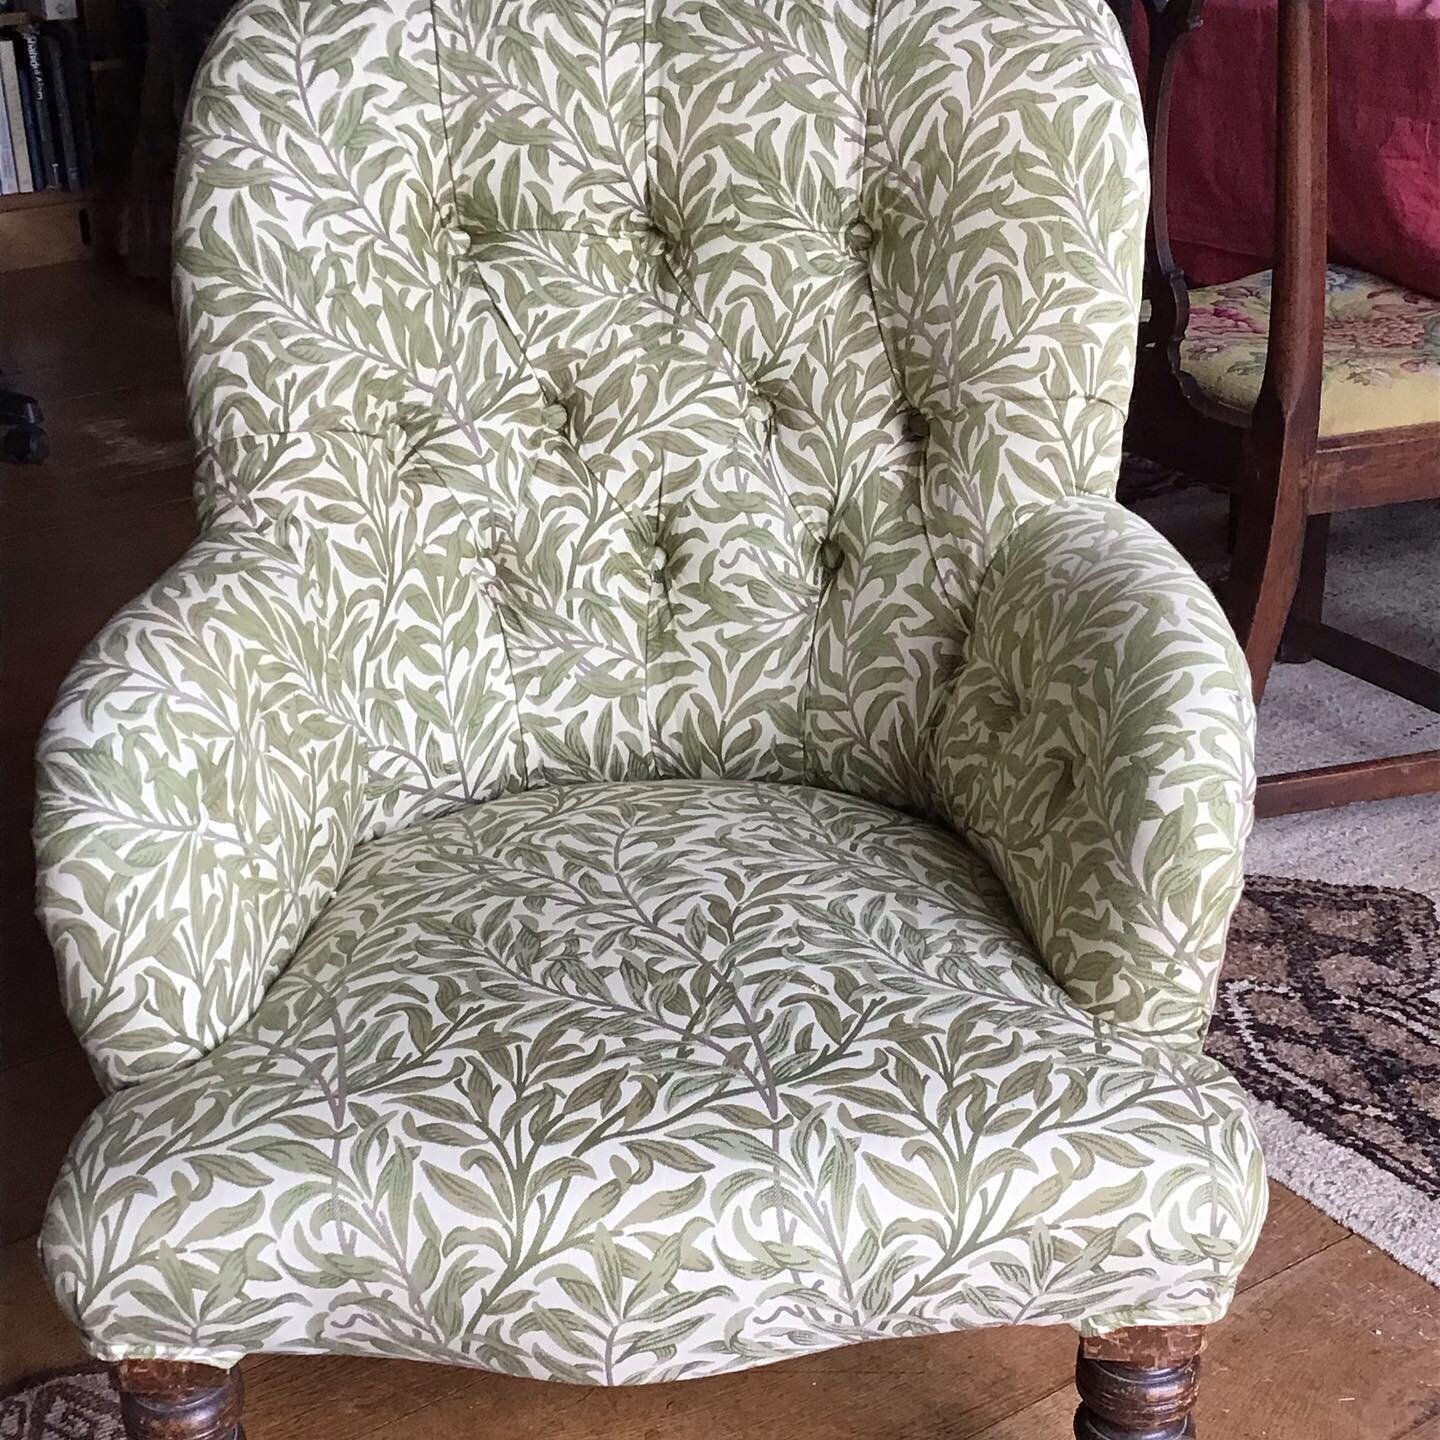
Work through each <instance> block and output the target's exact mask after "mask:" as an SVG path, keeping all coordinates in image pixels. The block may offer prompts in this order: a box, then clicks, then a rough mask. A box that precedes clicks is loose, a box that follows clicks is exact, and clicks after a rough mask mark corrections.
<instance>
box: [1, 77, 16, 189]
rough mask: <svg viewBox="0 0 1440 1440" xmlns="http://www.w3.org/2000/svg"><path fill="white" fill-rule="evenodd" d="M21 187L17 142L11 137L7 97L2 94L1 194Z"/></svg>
mask: <svg viewBox="0 0 1440 1440" xmlns="http://www.w3.org/2000/svg"><path fill="white" fill-rule="evenodd" d="M19 188H20V174H19V172H18V171H17V170H16V169H15V142H14V140H12V139H11V138H10V121H9V120H8V119H7V118H6V114H5V97H4V95H3V94H0V195H13V194H15V192H16V191H17V190H19Z"/></svg>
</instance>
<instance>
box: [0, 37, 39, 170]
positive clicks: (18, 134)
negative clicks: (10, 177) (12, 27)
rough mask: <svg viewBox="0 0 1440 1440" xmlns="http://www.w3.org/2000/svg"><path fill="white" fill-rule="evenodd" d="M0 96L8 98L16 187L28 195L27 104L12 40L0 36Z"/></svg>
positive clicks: (8, 122) (6, 102) (8, 118)
mask: <svg viewBox="0 0 1440 1440" xmlns="http://www.w3.org/2000/svg"><path fill="white" fill-rule="evenodd" d="M0 95H4V97H5V118H6V128H7V129H8V130H9V132H10V146H11V150H12V152H13V154H14V156H15V177H16V181H17V185H16V188H17V190H18V191H19V193H20V194H21V195H28V194H29V193H30V192H31V191H32V190H33V189H34V188H35V177H34V174H33V172H32V171H31V169H30V147H29V146H28V145H27V144H26V143H25V106H24V104H23V102H22V101H21V98H20V66H19V64H18V63H17V62H16V59H15V46H14V44H13V42H11V41H8V40H4V39H0Z"/></svg>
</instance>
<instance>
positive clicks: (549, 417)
mask: <svg viewBox="0 0 1440 1440" xmlns="http://www.w3.org/2000/svg"><path fill="white" fill-rule="evenodd" d="M540 419H541V421H542V422H543V423H544V424H545V425H546V426H548V427H549V428H550V429H551V430H564V429H565V427H566V426H567V425H569V423H570V412H569V411H568V410H567V409H566V408H565V407H564V406H563V405H562V404H561V403H560V402H559V401H558V400H552V401H551V402H550V403H549V404H548V405H547V406H546V407H545V408H544V409H543V410H542V411H541V412H540Z"/></svg>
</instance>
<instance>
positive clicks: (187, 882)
mask: <svg viewBox="0 0 1440 1440" xmlns="http://www.w3.org/2000/svg"><path fill="white" fill-rule="evenodd" d="M321 651H322V644H321V639H320V635H319V632H318V629H317V627H316V626H315V625H314V624H313V623H311V620H310V618H309V617H308V615H307V605H306V603H305V593H304V579H303V576H302V573H301V568H300V566H299V564H298V563H297V562H296V560H295V559H294V558H293V556H291V555H290V554H289V553H288V552H287V551H286V550H285V549H284V548H283V547H281V546H279V545H277V544H275V543H272V541H271V540H270V539H267V538H265V537H264V536H262V535H261V534H260V533H258V532H257V531H256V530H255V529H254V528H252V527H251V526H250V525H248V524H246V523H244V522H243V521H239V520H235V519H229V520H227V519H225V518H224V517H220V518H218V519H217V522H216V523H215V524H214V525H213V526H212V527H211V529H210V530H209V531H208V532H207V533H206V535H205V536H204V537H203V538H201V539H200V540H199V541H197V542H196V543H195V544H194V545H193V546H192V548H191V549H190V551H189V552H188V553H187V554H186V555H185V557H184V558H183V559H182V560H181V561H180V562H179V563H178V564H177V565H176V566H175V567H174V568H173V569H172V570H170V571H169V572H168V573H167V574H166V575H164V576H163V577H162V578H161V579H160V580H158V581H157V582H156V583H155V584H154V585H153V586H152V587H151V588H150V589H149V590H148V591H147V592H146V593H145V594H144V595H142V596H141V597H140V598H139V599H137V600H135V601H133V602H132V603H131V604H130V605H128V606H126V607H125V609H123V610H122V611H121V612H120V613H119V614H118V615H117V616H116V617H115V618H114V619H113V620H112V621H111V622H110V623H109V624H108V625H107V626H106V628H105V629H104V630H103V631H102V632H101V634H100V635H99V636H98V637H97V638H96V640H95V641H94V642H92V644H91V645H90V647H89V649H88V650H87V651H86V652H85V654H84V655H83V656H82V657H81V659H80V661H79V662H78V663H77V665H76V666H75V668H74V670H73V671H72V672H71V674H70V676H69V678H68V680H67V681H66V683H65V685H64V687H63V689H62V691H61V694H60V697H59V700H58V701H57V704H56V707H55V710H54V712H53V714H52V716H51V718H50V721H49V724H48V726H47V728H46V730H45V732H44V734H43V735H42V737H41V741H40V748H39V754H38V771H39V784H38V800H37V809H36V822H35V823H36V829H35V839H36V851H37V855H38V860H39V891H38V900H39V911H40V916H41V920H42V922H43V923H44V925H45V928H46V929H47V931H48V932H49V935H50V939H51V943H52V944H53V945H54V948H55V952H56V955H57V957H58V961H59V966H60V974H61V983H62V986H63V990H64V996H65V1003H66V1006H67V1009H68V1010H69V1013H70V1018H71V1021H72V1023H73V1024H74V1026H75V1028H76V1031H77V1033H78V1034H79V1036H80V1038H81V1041H82V1042H83V1044H84V1045H85V1047H86V1049H87V1050H88V1052H89V1055H90V1058H91V1063H92V1065H93V1066H94V1068H95V1070H96V1073H97V1074H98V1075H99V1077H100V1079H101V1081H102V1083H103V1084H105V1085H106V1086H107V1087H109V1088H112V1089H113V1088H118V1087H120V1086H123V1085H126V1084H130V1083H133V1082H135V1081H137V1080H140V1079H143V1078H145V1077H147V1076H153V1075H155V1074H158V1073H162V1072H164V1071H167V1070H170V1069H173V1068H175V1067H177V1066H179V1065H183V1064H184V1063H186V1062H187V1061H190V1060H193V1059H195V1058H197V1057H198V1056H200V1055H202V1054H204V1053H206V1052H208V1051H209V1050H210V1049H212V1048H213V1047H214V1046H215V1045H216V1044H217V1043H218V1042H219V1041H221V1040H222V1039H224V1038H225V1036H226V1035H228V1034H229V1033H230V1032H231V1031H232V1030H234V1029H235V1028H236V1027H237V1026H238V1025H240V1024H242V1023H243V1022H244V1021H245V1020H246V1019H248V1018H249V1016H250V1015H251V1014H252V1013H253V1012H254V1010H255V1008H256V1006H257V1005H258V1004H259V1002H260V999H261V997H262V996H263V994H264V991H265V988H266V986H267V985H268V984H269V982H270V980H271V979H272V978H273V977H274V975H275V974H276V972H277V971H278V970H279V968H280V967H281V966H282V965H283V964H284V962H285V961H286V959H288V958H289V955H290V953H291V952H292V950H293V949H294V947H295V945H296V943H297V942H298V940H299V938H300V936H301V935H302V934H303V933H304V931H305V928H306V927H307V926H308V925H309V923H310V921H311V920H312V919H313V917H314V915H315V913H316V912H317V910H318V909H319V907H320V906H321V905H322V904H323V903H324V901H325V899H326V898H327V897H328V896H329V894H330V893H331V892H332V891H333V889H334V886H335V884H336V883H337V881H338V878H339V875H340V873H341V871H342V870H343V868H344V866H345V864H346V863H347V861H348V859H349V854H350V849H351V846H352V843H353V839H354V832H355V827H356V816H357V811H358V806H359V804H360V802H361V799H362V797H363V767H362V765H361V761H360V758H359V756H360V749H359V746H358V744H357V740H356V736H355V734H354V731H353V728H352V727H349V726H347V725H346V724H345V723H343V722H342V721H340V720H337V719H336V718H335V717H334V716H333V715H332V714H331V713H329V710H328V708H327V707H326V705H325V704H324V703H323V702H322V699H321V697H320V696H319V694H318V693H317V689H318V680H317V677H320V676H321V675H322V674H323V670H324V661H323V656H322V654H321Z"/></svg>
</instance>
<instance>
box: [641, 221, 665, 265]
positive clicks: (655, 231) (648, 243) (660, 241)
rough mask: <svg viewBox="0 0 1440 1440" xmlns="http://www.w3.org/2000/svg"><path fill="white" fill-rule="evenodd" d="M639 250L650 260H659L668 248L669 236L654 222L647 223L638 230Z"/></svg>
mask: <svg viewBox="0 0 1440 1440" xmlns="http://www.w3.org/2000/svg"><path fill="white" fill-rule="evenodd" d="M639 245H640V251H641V253H642V254H644V255H648V256H649V257H650V258H651V259H652V260H659V259H660V258H661V257H662V256H664V255H665V254H667V253H668V252H669V249H670V237H669V236H668V235H667V234H666V233H665V232H664V231H663V230H662V229H661V228H660V227H659V226H658V225H655V224H650V225H647V226H646V227H645V228H644V229H643V230H642V231H641V232H640V240H639Z"/></svg>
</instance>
